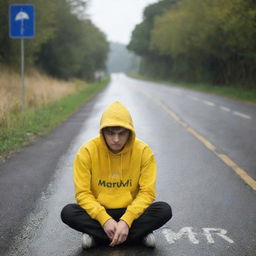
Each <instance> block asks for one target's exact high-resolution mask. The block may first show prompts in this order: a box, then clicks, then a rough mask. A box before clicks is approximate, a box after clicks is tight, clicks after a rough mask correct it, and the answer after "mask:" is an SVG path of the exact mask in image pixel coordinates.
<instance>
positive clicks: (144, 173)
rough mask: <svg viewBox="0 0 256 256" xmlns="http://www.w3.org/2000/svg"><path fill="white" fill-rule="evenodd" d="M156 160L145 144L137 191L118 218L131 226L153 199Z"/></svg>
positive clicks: (154, 193)
mask: <svg viewBox="0 0 256 256" xmlns="http://www.w3.org/2000/svg"><path fill="white" fill-rule="evenodd" d="M155 183H156V161H155V157H154V154H153V152H152V150H151V149H150V148H149V147H148V146H147V147H146V148H145V149H144V152H143V156H142V165H141V175H140V179H139V192H138V194H137V196H136V198H135V199H134V200H133V202H132V203H131V204H130V205H129V206H128V207H127V209H126V212H125V213H124V215H123V216H122V217H121V218H120V219H121V220H123V221H125V222H126V223H127V224H128V226H129V227H131V225H132V223H133V221H134V220H135V219H137V218H138V217H139V216H140V215H141V214H142V213H143V212H144V211H145V210H146V209H147V208H148V207H149V205H150V204H151V203H152V202H153V201H154V200H155V198H156V192H155Z"/></svg>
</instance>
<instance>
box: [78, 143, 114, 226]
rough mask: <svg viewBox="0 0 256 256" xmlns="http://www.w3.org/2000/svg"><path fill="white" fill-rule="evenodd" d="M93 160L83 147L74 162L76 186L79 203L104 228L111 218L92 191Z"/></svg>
mask: <svg viewBox="0 0 256 256" xmlns="http://www.w3.org/2000/svg"><path fill="white" fill-rule="evenodd" d="M91 165H92V164H91V158H90V154H89V152H88V150H87V149H86V148H85V147H81V149H80V150H79V152H78V154H77V155H76V158H75V161H74V185H75V198H76V201H77V203H78V204H79V205H80V206H81V207H82V208H83V209H84V210H85V211H86V212H87V213H88V214H89V216H90V217H91V218H92V219H96V220H97V221H98V222H99V223H100V224H101V225H102V226H103V225H104V223H105V222H106V221H107V220H108V219H110V218H111V216H110V215H108V214H107V212H106V210H105V208H104V207H103V206H102V205H101V204H100V203H99V202H98V201H97V199H96V198H95V197H94V195H93V194H92V191H91Z"/></svg>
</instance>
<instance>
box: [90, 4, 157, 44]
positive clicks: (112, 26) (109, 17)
mask: <svg viewBox="0 0 256 256" xmlns="http://www.w3.org/2000/svg"><path fill="white" fill-rule="evenodd" d="M157 1H158V0H89V1H88V2H89V3H88V6H87V14H88V15H89V17H90V18H91V20H92V21H93V23H94V24H95V25H96V26H97V27H99V28H100V30H101V31H103V32H104V33H105V34H106V35H107V39H108V40H109V41H114V42H119V43H124V44H127V43H128V42H129V41H130V37H131V33H132V30H133V29H134V27H135V25H136V24H138V23H140V22H141V21H142V15H143V9H144V7H145V6H147V5H149V4H151V3H154V2H157Z"/></svg>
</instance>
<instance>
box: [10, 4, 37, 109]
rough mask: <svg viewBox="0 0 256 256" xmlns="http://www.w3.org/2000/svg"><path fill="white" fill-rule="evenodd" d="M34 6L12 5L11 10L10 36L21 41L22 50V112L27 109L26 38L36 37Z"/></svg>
mask: <svg viewBox="0 0 256 256" xmlns="http://www.w3.org/2000/svg"><path fill="white" fill-rule="evenodd" d="M34 9H35V8H34V5H31V4H12V5H10V9H9V27H10V29H9V36H10V37H11V38H14V39H20V40H21V41H20V48H21V58H20V59H21V61H20V62H21V63H20V64H21V72H20V73H21V97H20V98H21V110H24V109H25V94H26V87H25V77H24V70H25V63H24V58H25V57H24V38H32V37H34V36H35V22H34V20H35V12H34Z"/></svg>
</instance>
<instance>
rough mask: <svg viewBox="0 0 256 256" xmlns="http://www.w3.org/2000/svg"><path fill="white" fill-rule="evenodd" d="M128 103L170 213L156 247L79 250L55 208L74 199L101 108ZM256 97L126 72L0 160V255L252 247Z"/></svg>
mask: <svg viewBox="0 0 256 256" xmlns="http://www.w3.org/2000/svg"><path fill="white" fill-rule="evenodd" d="M115 100H120V101H121V102H123V103H124V104H125V105H126V106H127V107H128V109H129V110H130V112H131V114H132V116H133V120H134V123H135V129H136V131H137V136H138V137H139V138H141V139H143V140H144V141H146V142H147V143H148V144H149V145H150V146H151V147H152V149H153V151H154V152H155V155H156V160H157V163H158V181H157V192H158V198H157V200H164V201H167V202H168V203H169V204H170V205H171V206H172V208H173V214H174V216H173V219H172V220H171V221H169V222H168V223H167V224H166V225H165V226H164V227H163V228H161V229H160V230H158V231H156V232H155V234H156V237H157V247H156V248H155V249H153V250H150V249H147V248H144V247H143V246H139V247H138V246H136V247H122V246H121V247H116V248H108V247H107V248H106V247H100V248H94V249H90V250H88V251H83V250H82V249H81V242H80V238H81V234H80V233H78V232H76V231H73V230H71V229H70V228H68V227H67V226H65V225H64V224H63V223H62V222H61V220H60V218H59V213H60V211H61V209H62V207H63V206H64V205H66V204H67V203H70V202H74V196H73V181H72V163H73V158H74V155H75V154H76V152H77V150H78V148H79V147H80V146H81V145H82V144H83V143H84V142H85V141H87V140H88V139H90V138H91V137H93V136H96V135H97V134H98V129H99V119H100V116H101V113H102V111H103V110H104V108H105V107H106V106H107V105H109V104H110V103H112V102H113V101H115ZM255 142H256V106H255V105H253V104H248V103H242V102H238V101H234V100H229V99H226V98H223V97H217V96H213V95H209V94H205V93H199V92H195V91H191V90H187V89H181V88H177V87H172V86H165V85H160V84H156V83H151V82H143V81H138V80H135V79H131V78H128V77H126V76H124V75H123V74H116V75H113V76H112V81H111V83H110V84H109V85H108V86H107V88H106V89H105V90H104V91H102V92H101V93H100V94H99V95H98V96H97V97H95V98H94V99H93V100H91V101H90V102H88V103H87V104H85V105H84V106H83V107H82V108H81V109H80V110H79V111H78V112H77V113H76V114H74V115H73V116H72V117H71V118H70V119H69V120H67V121H66V122H64V123H63V124H61V125H60V126H59V127H57V128H56V129H55V130H54V131H53V132H52V133H51V134H49V135H47V136H45V137H42V138H40V139H38V140H37V141H36V142H34V143H33V145H30V146H28V147H25V148H23V149H22V150H21V151H20V152H19V153H16V154H14V155H13V156H12V157H11V158H10V159H8V160H7V161H6V162H5V163H1V164H0V195H1V200H0V209H1V210H0V238H1V240H0V255H8V256H9V255H19V256H21V255H27V256H29V255H31V256H44V255H51V256H52V255H56V256H57V255H63V256H65V255H70V256H82V255H99V254H101V255H109V256H117V255H118V256H126V255H129V256H130V255H177V256H180V255H189V256H193V255H197V256H198V255H200V256H201V255H203V256H208V255H218V256H221V255H225V256H228V255H232V256H234V255H236V256H255V255H256V196H255V195H256V191H255V190H254V189H255V187H254V185H255V180H256V161H255V155H256V146H255Z"/></svg>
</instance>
